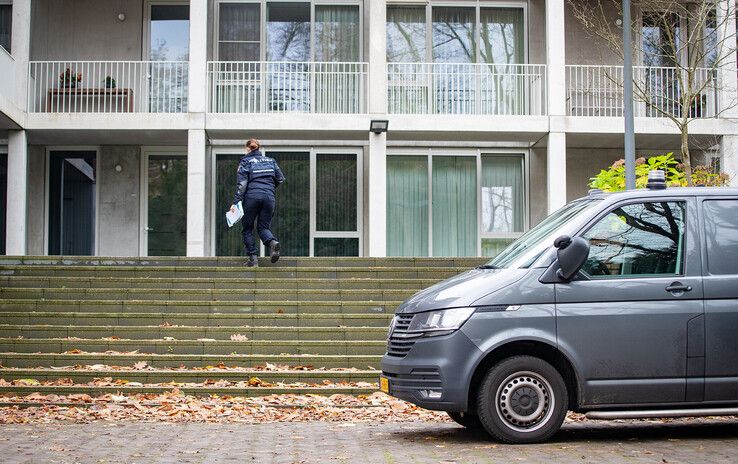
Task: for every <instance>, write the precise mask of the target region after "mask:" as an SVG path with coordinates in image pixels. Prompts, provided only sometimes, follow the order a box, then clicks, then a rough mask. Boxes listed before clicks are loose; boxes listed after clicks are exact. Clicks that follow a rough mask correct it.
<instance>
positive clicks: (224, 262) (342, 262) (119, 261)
mask: <svg viewBox="0 0 738 464" xmlns="http://www.w3.org/2000/svg"><path fill="white" fill-rule="evenodd" d="M487 261H489V259H488V258H478V257H468V258H464V257H453V258H422V257H418V258H415V257H407V258H401V257H400V258H362V257H313V258H309V257H289V256H283V257H282V258H281V259H280V260H279V262H278V263H276V264H272V263H270V262H269V258H259V265H260V266H262V267H272V268H273V267H436V268H443V267H465V268H470V267H475V266H479V265H480V264H484V263H485V262H487ZM245 263H246V258H245V257H230V256H228V257H226V256H219V257H202V258H193V257H180V256H156V257H106V256H0V265H1V266H9V265H21V264H22V265H46V266H52V265H55V266H158V267H165V266H176V267H184V266H192V267H214V266H220V267H244V265H245Z"/></svg>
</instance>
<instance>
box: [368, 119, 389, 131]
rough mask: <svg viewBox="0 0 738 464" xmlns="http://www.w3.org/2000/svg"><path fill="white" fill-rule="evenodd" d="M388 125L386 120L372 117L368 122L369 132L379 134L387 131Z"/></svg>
mask: <svg viewBox="0 0 738 464" xmlns="http://www.w3.org/2000/svg"><path fill="white" fill-rule="evenodd" d="M388 127H389V121H388V120H386V119H372V122H371V123H370V124H369V132H373V133H375V134H381V133H383V132H387V128H388Z"/></svg>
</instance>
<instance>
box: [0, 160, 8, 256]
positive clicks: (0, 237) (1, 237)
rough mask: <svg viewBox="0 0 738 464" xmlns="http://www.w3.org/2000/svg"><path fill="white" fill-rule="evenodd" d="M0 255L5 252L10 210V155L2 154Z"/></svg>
mask: <svg viewBox="0 0 738 464" xmlns="http://www.w3.org/2000/svg"><path fill="white" fill-rule="evenodd" d="M0 206H2V208H1V209H0V211H2V214H0V255H4V254H5V215H6V214H7V213H6V212H7V211H8V155H6V154H0Z"/></svg>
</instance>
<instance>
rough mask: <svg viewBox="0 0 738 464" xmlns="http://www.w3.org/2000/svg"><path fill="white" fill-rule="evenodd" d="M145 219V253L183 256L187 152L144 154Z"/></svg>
mask: <svg viewBox="0 0 738 464" xmlns="http://www.w3.org/2000/svg"><path fill="white" fill-rule="evenodd" d="M145 175H146V195H145V198H146V208H145V209H146V215H145V218H146V223H145V224H144V241H145V246H146V254H147V255H148V256H184V255H185V254H186V251H187V156H186V155H169V154H167V155H149V156H148V157H147V158H146V174H145Z"/></svg>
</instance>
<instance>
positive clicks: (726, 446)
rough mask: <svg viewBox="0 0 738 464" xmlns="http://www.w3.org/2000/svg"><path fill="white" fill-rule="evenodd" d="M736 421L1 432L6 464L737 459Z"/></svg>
mask: <svg viewBox="0 0 738 464" xmlns="http://www.w3.org/2000/svg"><path fill="white" fill-rule="evenodd" d="M736 449H738V418H729V419H691V420H690V419H685V420H676V421H671V422H668V423H662V422H658V421H640V422H639V421H618V422H599V421H595V422H593V421H585V422H583V423H570V424H566V425H565V426H564V428H563V430H562V431H561V432H560V433H559V434H558V435H557V436H556V437H555V438H554V440H552V441H551V442H550V443H546V444H541V445H527V446H509V445H501V444H497V443H494V442H491V441H489V440H488V439H486V437H485V436H483V435H480V434H476V433H473V432H470V431H468V430H465V429H463V428H461V427H458V426H456V425H453V424H448V423H428V422H414V423H385V424H376V425H374V424H365V423H364V424H362V423H357V424H353V423H325V422H312V423H304V422H303V423H276V424H274V423H272V424H259V425H239V424H196V423H189V424H169V423H140V422H138V423H131V422H128V423H120V422H118V423H93V424H83V425H76V424H42V425H6V426H2V427H0V461H2V462H4V463H8V464H10V463H151V462H157V463H171V462H177V463H210V462H239V463H249V462H253V463H259V464H270V463H279V464H281V463H286V464H297V463H299V464H318V463H337V464H341V463H361V464H380V463H386V464H404V463H438V464H466V463H497V462H500V463H515V462H528V463H544V462H545V463H547V464H551V463H570V462H577V463H583V462H584V463H588V462H597V463H620V462H623V463H700V464H702V463H735V462H738V455H737V454H736Z"/></svg>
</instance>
